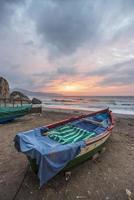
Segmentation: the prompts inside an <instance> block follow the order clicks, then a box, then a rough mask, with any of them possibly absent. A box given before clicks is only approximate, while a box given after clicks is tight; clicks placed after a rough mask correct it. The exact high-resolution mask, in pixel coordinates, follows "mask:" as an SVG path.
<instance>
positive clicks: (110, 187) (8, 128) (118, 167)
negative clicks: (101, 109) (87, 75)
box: [0, 111, 134, 200]
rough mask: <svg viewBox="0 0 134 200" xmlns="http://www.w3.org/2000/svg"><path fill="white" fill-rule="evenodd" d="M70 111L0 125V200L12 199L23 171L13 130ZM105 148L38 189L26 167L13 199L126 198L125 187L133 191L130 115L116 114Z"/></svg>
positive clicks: (133, 136) (133, 130)
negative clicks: (94, 158)
mask: <svg viewBox="0 0 134 200" xmlns="http://www.w3.org/2000/svg"><path fill="white" fill-rule="evenodd" d="M70 115H71V116H72V114H69V113H63V112H59V113H58V112H52V111H46V112H44V113H43V114H42V115H41V116H40V115H39V114H35V115H28V116H25V117H23V118H20V119H18V120H16V121H14V122H12V123H8V124H6V125H0V200H12V199H13V198H14V195H15V194H16V191H17V190H18V188H19V186H20V184H21V182H22V180H23V177H24V174H25V173H26V171H27V166H28V161H27V159H26V157H25V156H24V155H23V154H21V153H18V152H17V151H16V150H15V148H14V143H13V139H14V137H15V135H16V133H17V132H19V131H25V130H29V129H32V128H35V127H38V126H43V125H46V124H49V123H53V122H55V121H58V120H60V119H65V118H67V117H69V116H70ZM105 147H106V151H105V152H103V153H102V154H101V155H100V157H99V159H98V160H97V161H96V162H94V161H92V160H88V161H86V162H85V163H83V164H81V165H79V166H77V167H75V168H74V169H72V170H71V178H70V179H69V180H68V181H66V180H65V176H64V175H63V174H62V173H61V174H59V175H57V176H56V177H55V178H53V179H52V180H50V181H49V182H48V184H47V185H45V186H44V187H43V188H42V189H39V182H38V179H37V176H36V175H35V174H34V173H33V172H32V171H31V169H30V168H29V169H28V171H27V173H26V177H25V179H24V182H23V184H22V185H21V188H20V190H19V192H18V193H17V196H16V198H15V199H16V200H75V199H76V200H77V199H84V200H86V199H89V200H127V199H128V197H127V195H126V192H125V190H126V188H128V189H129V190H130V191H132V192H134V119H133V118H128V117H126V116H118V117H116V125H115V128H114V130H113V134H112V135H111V137H110V138H109V140H108V142H107V144H106V146H105Z"/></svg>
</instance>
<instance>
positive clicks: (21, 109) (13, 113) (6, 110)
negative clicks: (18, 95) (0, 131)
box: [0, 105, 32, 124]
mask: <svg viewBox="0 0 134 200" xmlns="http://www.w3.org/2000/svg"><path fill="white" fill-rule="evenodd" d="M31 108H32V105H22V106H16V107H9V106H8V107H0V124H3V123H6V122H9V121H12V120H14V119H16V118H18V117H22V116H24V115H26V114H27V113H28V112H29V111H30V110H31Z"/></svg>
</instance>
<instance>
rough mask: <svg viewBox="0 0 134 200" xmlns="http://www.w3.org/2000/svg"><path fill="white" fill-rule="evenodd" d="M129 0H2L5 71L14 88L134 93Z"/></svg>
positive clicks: (1, 70) (0, 57) (0, 59)
mask: <svg viewBox="0 0 134 200" xmlns="http://www.w3.org/2000/svg"><path fill="white" fill-rule="evenodd" d="M126 2H127V3H125V1H124V0H117V1H106V2H105V3H104V1H103V0H100V1H96V0H94V1H81V0H80V1H79V0H78V1H77V3H76V1H73V0H72V1H63V2H62V3H61V2H60V1H57V0H54V1H53V0H46V1H41V0H38V1H35V0H30V1H29V0H27V1H25V3H21V2H20V3H18V1H2V3H1V5H0V13H1V17H0V26H1V34H0V44H1V45H0V52H1V53H0V76H3V77H5V78H6V79H7V80H8V81H9V82H10V86H11V88H12V89H13V88H21V89H27V90H31V91H39V92H51V93H58V94H59V93H60V94H64V95H105V96H106V95H134V93H133V91H134V78H133V76H134V75H133V74H134V37H133V36H134V29H133V27H134V12H133V10H134V3H133V1H126ZM74 8H75V10H74ZM90 9H91V10H92V12H90V11H91V10H90ZM83 11H84V12H83ZM115 19H117V20H115Z"/></svg>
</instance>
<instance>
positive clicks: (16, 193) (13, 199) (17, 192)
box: [12, 164, 30, 200]
mask: <svg viewBox="0 0 134 200" xmlns="http://www.w3.org/2000/svg"><path fill="white" fill-rule="evenodd" d="M29 167H30V165H29V164H28V166H27V168H26V171H25V173H24V176H23V179H22V181H21V183H20V185H19V187H18V189H17V191H16V192H15V195H14V197H13V198H12V200H15V199H16V197H17V195H18V194H19V192H20V190H21V187H22V185H23V183H24V180H25V178H26V175H27V173H28V170H29Z"/></svg>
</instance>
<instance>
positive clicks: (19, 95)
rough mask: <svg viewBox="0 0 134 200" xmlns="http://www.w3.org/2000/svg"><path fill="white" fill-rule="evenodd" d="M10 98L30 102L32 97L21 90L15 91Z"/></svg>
mask: <svg viewBox="0 0 134 200" xmlns="http://www.w3.org/2000/svg"><path fill="white" fill-rule="evenodd" d="M10 99H14V100H20V99H21V100H25V101H27V102H30V99H29V97H28V96H26V95H24V94H23V93H22V92H19V91H13V92H12V93H11V94H10Z"/></svg>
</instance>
